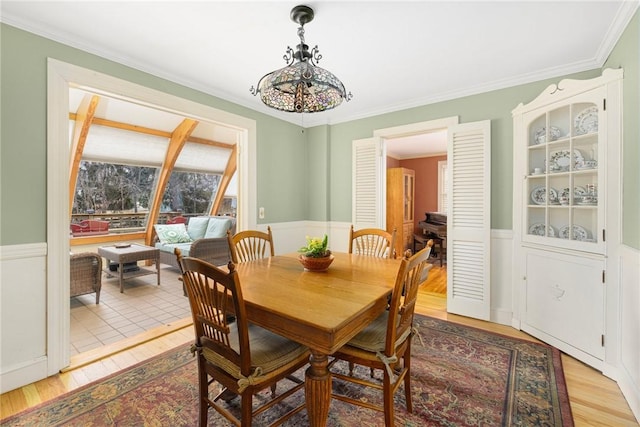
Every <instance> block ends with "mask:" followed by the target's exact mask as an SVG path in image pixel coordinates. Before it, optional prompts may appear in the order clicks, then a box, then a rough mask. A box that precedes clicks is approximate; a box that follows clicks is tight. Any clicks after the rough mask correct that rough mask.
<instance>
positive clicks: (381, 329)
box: [348, 311, 389, 353]
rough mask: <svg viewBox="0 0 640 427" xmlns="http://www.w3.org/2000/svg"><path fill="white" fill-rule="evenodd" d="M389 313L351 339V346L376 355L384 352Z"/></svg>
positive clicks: (382, 315)
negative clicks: (378, 352)
mask: <svg viewBox="0 0 640 427" xmlns="http://www.w3.org/2000/svg"><path fill="white" fill-rule="evenodd" d="M388 318H389V312H388V311H385V312H384V313H382V314H381V315H380V316H378V317H377V318H376V319H375V320H374V321H373V322H371V323H370V324H369V325H368V326H367V327H366V328H364V329H363V330H362V331H360V333H359V334H358V335H356V336H355V337H353V338H351V341H349V344H348V345H350V346H352V347H357V348H359V349H362V350H365V351H370V352H372V353H375V352H377V351H383V350H384V343H385V340H386V337H387V320H388Z"/></svg>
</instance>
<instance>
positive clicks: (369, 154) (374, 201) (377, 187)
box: [351, 136, 387, 230]
mask: <svg viewBox="0 0 640 427" xmlns="http://www.w3.org/2000/svg"><path fill="white" fill-rule="evenodd" d="M351 159H352V162H353V163H352V171H353V172H352V189H351V191H352V197H351V198H352V203H351V206H352V207H351V209H352V212H351V221H352V222H353V226H354V228H355V229H356V230H359V229H361V228H371V227H373V228H382V229H386V211H387V200H386V197H385V195H386V194H387V189H386V187H387V178H386V177H387V174H386V164H387V156H386V152H385V148H384V144H383V143H382V138H380V137H377V136H374V137H373V138H366V139H358V140H355V141H353V145H352V152H351Z"/></svg>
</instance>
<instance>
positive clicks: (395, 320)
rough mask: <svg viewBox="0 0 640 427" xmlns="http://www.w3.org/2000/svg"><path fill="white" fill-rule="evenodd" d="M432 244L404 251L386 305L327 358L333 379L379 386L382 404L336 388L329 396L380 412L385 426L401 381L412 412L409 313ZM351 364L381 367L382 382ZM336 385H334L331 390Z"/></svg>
mask: <svg viewBox="0 0 640 427" xmlns="http://www.w3.org/2000/svg"><path fill="white" fill-rule="evenodd" d="M432 246H433V242H432V241H429V242H427V246H426V247H425V248H424V249H422V250H421V251H419V252H418V253H416V254H415V255H411V251H410V250H407V251H406V252H405V255H404V257H403V258H402V262H401V264H400V268H399V269H398V274H397V276H396V280H395V285H394V287H393V291H392V294H391V303H390V306H389V309H388V310H386V311H385V312H384V313H382V314H381V315H380V316H378V317H377V318H376V319H375V320H374V321H373V322H371V323H370V324H369V325H368V326H367V327H366V328H365V329H364V330H362V331H361V332H360V333H358V335H356V336H355V337H354V338H352V339H351V340H350V341H349V342H348V343H347V344H346V345H344V346H343V347H342V348H340V349H339V350H338V351H337V352H336V353H335V354H334V359H333V360H332V361H331V362H330V367H331V374H332V376H333V378H334V379H336V380H338V381H340V380H342V381H348V382H351V383H355V384H359V385H361V386H364V387H373V388H375V389H378V390H380V389H382V392H383V404H382V405H377V404H374V403H372V402H370V401H368V400H365V399H362V400H360V399H358V398H357V397H356V396H353V397H349V396H346V395H343V394H340V393H338V392H337V391H334V392H332V394H331V396H332V397H333V398H335V399H338V400H342V401H344V402H347V403H351V404H354V405H358V406H362V407H365V408H369V409H374V410H377V411H382V412H384V423H385V426H386V427H391V426H393V425H394V408H393V396H394V394H395V392H396V391H397V390H398V388H399V387H400V385H402V384H403V383H404V395H405V400H406V405H407V411H409V412H410V413H411V412H413V404H412V402H411V341H412V337H413V335H414V334H415V329H414V327H413V314H414V310H415V305H416V300H417V296H418V287H419V285H420V283H421V278H422V276H423V270H424V269H425V268H427V264H428V260H429V255H430V252H431V247H432ZM340 360H343V361H346V362H348V364H349V373H348V374H343V373H339V372H336V369H334V365H335V363H336V362H338V361H340ZM354 364H355V365H361V366H365V367H369V368H371V369H372V374H371V376H372V377H373V370H381V371H382V374H383V378H382V383H380V381H377V380H375V379H373V378H372V379H367V378H364V377H363V376H362V375H356V374H354V370H353V365H354ZM338 389H339V388H334V390H338Z"/></svg>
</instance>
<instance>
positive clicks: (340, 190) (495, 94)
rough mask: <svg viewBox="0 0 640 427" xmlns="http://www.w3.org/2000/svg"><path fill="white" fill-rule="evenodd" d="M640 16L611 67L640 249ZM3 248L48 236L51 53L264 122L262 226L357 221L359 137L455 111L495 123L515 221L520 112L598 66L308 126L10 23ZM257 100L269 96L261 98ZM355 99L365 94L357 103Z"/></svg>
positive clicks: (502, 206) (498, 159)
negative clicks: (619, 78)
mask: <svg viewBox="0 0 640 427" xmlns="http://www.w3.org/2000/svg"><path fill="white" fill-rule="evenodd" d="M638 21H639V18H638V14H637V13H636V16H635V17H634V18H633V20H632V22H631V24H630V25H629V26H628V28H627V29H626V31H625V33H624V34H623V36H622V37H621V39H620V41H619V43H618V45H617V46H616V48H615V49H614V51H613V52H612V54H611V56H610V58H609V59H608V61H607V63H606V64H605V67H604V68H607V67H611V68H617V67H623V68H624V69H625V79H624V140H623V150H624V154H625V157H624V200H625V203H624V210H623V223H624V229H623V232H624V236H623V241H624V243H625V244H627V245H629V246H631V247H634V248H638V249H640V223H639V220H638V218H640V200H639V195H640V172H639V171H638V165H639V163H640V149H639V145H640V144H639V142H638V138H639V130H638V117H639V114H640V113H639V105H640V99H639V98H640V91H639V89H638V77H639V72H638V67H639V63H640V60H639V51H640V43H639V37H638ZM0 31H1V34H0V43H1V44H0V47H1V51H2V57H1V62H0V91H1V93H2V100H1V104H0V114H1V119H2V126H1V130H0V138H1V140H0V141H1V145H0V245H10V244H20V243H35V242H42V241H45V240H46V118H47V111H46V108H47V106H46V93H47V88H46V81H47V57H52V58H55V59H58V60H61V61H64V62H68V63H71V64H74V65H78V66H81V67H85V68H89V69H93V70H96V71H99V72H102V73H105V74H109V75H112V76H115V77H118V78H122V79H125V80H128V81H131V82H134V83H137V84H140V85H143V86H147V87H150V88H153V89H157V90H161V91H164V92H167V93H169V94H172V95H176V96H180V97H183V98H186V99H189V100H192V101H195V102H199V103H202V104H205V105H210V106H212V107H215V108H219V109H223V110H226V111H229V112H232V113H235V114H238V115H242V116H245V117H248V118H251V119H254V120H256V123H257V132H258V135H257V165H258V166H257V169H258V170H257V181H258V182H257V206H258V207H264V208H265V212H266V218H265V219H264V220H259V222H261V223H277V222H286V221H298V220H315V221H343V222H350V221H351V141H353V140H354V139H361V138H367V137H371V136H372V135H373V131H374V130H375V129H382V128H387V127H393V126H400V125H405V124H410V123H415V122H422V121H428V120H433V119H438V118H443V117H449V116H459V117H460V121H461V122H462V123H466V122H473V121H480V120H491V133H492V159H491V162H492V172H491V175H492V189H491V191H492V201H491V209H492V217H491V227H492V228H494V229H511V226H512V192H513V191H512V190H513V189H512V172H513V169H512V163H513V160H512V159H513V149H512V146H513V126H512V117H511V111H512V110H513V109H514V108H515V107H516V106H517V105H518V104H519V103H521V102H522V103H528V102H530V101H531V100H533V99H534V98H535V97H536V96H537V95H538V94H539V93H540V92H541V91H542V90H543V89H545V88H546V87H547V86H548V85H550V84H552V83H557V82H559V81H560V80H562V79H563V78H575V79H587V78H592V77H596V76H598V75H600V74H601V70H592V71H587V72H583V73H578V74H574V75H570V76H563V77H559V78H555V79H548V80H544V81H539V82H535V83H530V84H526V85H521V86H517V87H513V88H508V89H502V90H496V91H492V92H487V93H482V94H478V95H473V96H468V97H464V98H459V99H455V100H451V101H445V102H439V103H435V104H430V105H425V106H421V107H416V108H411V109H407V110H403V111H399V112H393V113H388V114H383V115H379V116H376V117H370V118H366V119H362V120H356V121H351V122H347V123H341V124H336V125H331V126H326V125H325V126H317V127H313V128H310V129H306V130H303V129H302V128H301V127H299V126H296V125H292V124H290V123H288V122H284V121H281V120H278V119H275V118H272V117H270V116H267V115H264V114H261V113H258V112H256V111H253V110H251V109H248V108H245V107H242V106H238V105H236V104H233V103H230V102H227V101H224V100H221V99H219V98H215V97H213V96H210V95H207V94H204V93H202V92H199V91H196V90H193V89H189V88H187V87H184V86H181V85H178V84H175V83H172V82H170V81H167V80H164V79H161V78H158V77H155V76H152V75H150V74H147V73H144V72H141V71H138V70H134V69H132V68H129V67H126V66H123V65H121V64H118V63H115V62H112V61H108V60H105V59H103V58H100V57H98V56H95V55H91V54H88V53H86V52H83V51H80V50H77V49H74V48H71V47H69V46H65V45H62V44H60V43H56V42H54V41H51V40H48V39H45V38H42V37H39V36H36V35H33V34H30V33H28V32H24V31H21V30H18V29H16V28H13V27H11V26H7V25H5V24H1V27H0ZM256 102H259V101H258V100H256ZM354 102H355V100H354Z"/></svg>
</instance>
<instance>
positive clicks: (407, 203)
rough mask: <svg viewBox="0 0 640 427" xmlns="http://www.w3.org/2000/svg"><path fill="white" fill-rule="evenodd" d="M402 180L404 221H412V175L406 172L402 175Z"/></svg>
mask: <svg viewBox="0 0 640 427" xmlns="http://www.w3.org/2000/svg"><path fill="white" fill-rule="evenodd" d="M402 177H403V181H404V215H403V216H404V218H403V220H404V222H408V221H413V193H414V188H413V186H414V179H415V177H414V175H412V174H409V173H406V174H404V175H403V176H402Z"/></svg>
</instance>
